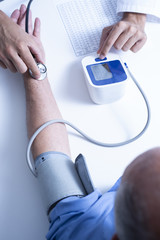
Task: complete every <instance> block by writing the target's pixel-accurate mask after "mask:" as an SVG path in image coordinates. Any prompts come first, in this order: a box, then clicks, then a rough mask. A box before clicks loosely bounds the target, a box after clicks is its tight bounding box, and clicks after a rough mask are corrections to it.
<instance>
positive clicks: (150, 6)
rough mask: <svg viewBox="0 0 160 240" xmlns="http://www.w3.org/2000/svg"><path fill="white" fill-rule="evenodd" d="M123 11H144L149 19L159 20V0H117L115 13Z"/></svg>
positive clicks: (120, 13) (119, 13)
mask: <svg viewBox="0 0 160 240" xmlns="http://www.w3.org/2000/svg"><path fill="white" fill-rule="evenodd" d="M124 12H136V13H144V14H147V18H148V20H149V21H156V22H160V0H117V14H118V15H122V14H123V13H124Z"/></svg>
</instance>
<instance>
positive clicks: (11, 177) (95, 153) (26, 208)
mask: <svg viewBox="0 0 160 240" xmlns="http://www.w3.org/2000/svg"><path fill="white" fill-rule="evenodd" d="M22 2H23V3H27V1H21V0H14V1H12V2H11V1H9V0H8V1H7V0H5V1H4V2H1V3H0V6H1V9H2V10H4V11H5V12H6V13H7V14H10V13H11V12H12V10H14V9H15V7H19V5H20V3H22ZM57 2H58V1H52V0H47V1H45V5H43V4H44V1H42V0H40V1H39V5H36V1H35V3H32V11H33V15H34V16H39V17H40V18H41V22H42V42H43V44H44V48H45V51H46V59H47V67H48V75H49V80H50V83H51V87H52V90H53V93H54V94H55V97H56V99H57V102H58V104H59V107H60V110H61V112H62V115H63V117H64V119H66V120H68V121H71V122H73V123H74V124H76V125H77V126H78V127H79V128H81V129H82V130H83V131H86V133H87V134H88V135H90V136H92V137H94V138H96V139H98V140H101V141H107V142H118V141H122V140H126V139H127V138H130V137H132V136H134V135H136V134H137V133H138V132H139V131H140V130H141V128H142V127H143V125H144V124H145V120H146V108H145V105H144V102H143V100H142V98H141V96H140V94H139V92H138V90H137V89H136V88H135V86H134V85H133V87H131V88H129V89H128V91H127V93H126V94H125V96H124V97H123V98H122V99H121V100H120V101H118V102H116V103H113V104H110V105H103V106H102V105H96V104H94V103H92V101H91V100H90V98H89V94H88V90H87V87H86V85H85V81H84V76H83V71H82V67H81V59H82V57H79V58H77V57H75V55H74V52H73V50H72V47H71V44H70V41H69V39H68V36H67V34H66V32H65V29H64V26H63V24H62V21H61V19H60V17H59V14H58V12H57V9H56V4H57ZM159 32H160V25H158V24H153V23H147V25H146V33H147V35H148V41H147V43H146V45H145V46H144V47H143V49H142V50H141V51H140V52H138V53H137V54H133V53H131V52H128V53H125V54H124V53H120V54H121V56H122V58H123V59H124V61H126V62H127V63H128V65H129V67H130V69H131V71H132V72H133V73H134V75H135V77H136V79H137V80H138V82H139V84H140V85H141V87H142V88H143V90H144V91H145V93H146V95H147V97H148V100H149V103H150V107H151V123H150V125H149V128H148V129H147V132H146V133H145V134H144V135H143V136H142V137H141V138H140V139H138V140H137V141H136V142H133V143H131V144H129V145H126V146H123V147H118V148H103V147H99V146H95V145H93V144H91V143H89V142H87V141H85V140H83V139H82V138H81V137H77V135H74V133H75V132H74V131H72V130H71V129H69V133H70V135H69V140H70V145H71V152H72V156H73V159H74V158H75V157H76V156H77V155H78V154H79V153H83V154H84V155H85V157H86V160H87V165H88V168H89V170H90V174H91V176H92V179H93V182H94V184H95V186H96V187H98V188H100V189H101V190H102V191H104V190H105V189H108V188H109V187H110V186H111V185H112V184H113V183H114V182H115V181H116V180H117V178H119V177H120V176H121V175H122V173H123V171H124V169H125V167H126V166H127V165H128V164H129V163H130V162H131V161H132V160H133V159H134V158H135V157H136V156H137V155H138V154H140V153H142V152H143V151H145V150H147V149H149V148H152V147H155V146H158V145H159V142H160V141H159V140H160V136H159V122H160V114H159V113H158V111H159V109H158V108H157V107H158V105H159V101H160V94H159V89H160V79H159V69H160V67H159V60H158V53H159V52H160V44H159V42H160V34H159ZM0 111H1V113H0V116H1V117H0V133H1V137H0V163H1V164H0V196H1V197H0V216H1V217H0V229H1V230H0V239H5V240H9V239H16V240H20V239H23V240H28V239H30V240H35V239H39V240H42V239H45V234H46V233H47V230H48V226H49V224H48V220H47V217H46V215H45V212H44V209H43V204H42V202H41V198H40V194H39V191H38V190H37V181H36V179H35V178H34V177H33V176H32V175H31V174H30V172H29V170H28V168H27V165H26V161H25V153H26V146H27V142H28V139H27V133H26V124H25V118H26V116H25V92H24V87H23V81H22V78H21V76H20V74H12V73H10V72H9V71H8V70H3V69H0Z"/></svg>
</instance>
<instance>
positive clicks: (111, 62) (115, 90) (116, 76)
mask: <svg viewBox="0 0 160 240" xmlns="http://www.w3.org/2000/svg"><path fill="white" fill-rule="evenodd" d="M82 66H83V70H84V73H85V79H86V83H87V87H88V91H89V94H90V97H91V99H92V100H93V102H95V103H97V104H105V103H111V102H114V101H116V100H118V99H120V98H121V97H122V96H123V95H124V93H125V87H126V84H127V82H128V81H127V80H128V75H127V72H126V71H125V65H124V63H123V62H122V61H121V59H120V58H119V56H118V55H117V54H114V53H109V54H108V55H107V58H104V59H103V60H101V59H99V58H97V57H96V56H95V55H92V56H87V57H85V58H83V59H82Z"/></svg>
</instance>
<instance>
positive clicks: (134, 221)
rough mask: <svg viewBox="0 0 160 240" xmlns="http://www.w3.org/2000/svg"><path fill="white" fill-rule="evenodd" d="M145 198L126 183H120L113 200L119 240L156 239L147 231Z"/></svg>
mask: <svg viewBox="0 0 160 240" xmlns="http://www.w3.org/2000/svg"><path fill="white" fill-rule="evenodd" d="M147 210H148V209H147V206H146V204H145V200H144V199H143V200H142V199H141V197H140V196H139V195H138V193H137V192H136V191H135V188H134V187H133V186H131V185H130V184H128V183H123V184H121V186H120V188H119V190H118V192H117V196H116V200H115V224H116V232H117V235H118V237H119V239H120V240H157V237H156V236H153V234H152V233H151V232H150V231H149V227H148V222H147V217H146V211H147Z"/></svg>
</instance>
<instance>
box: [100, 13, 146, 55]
mask: <svg viewBox="0 0 160 240" xmlns="http://www.w3.org/2000/svg"><path fill="white" fill-rule="evenodd" d="M145 23H146V15H145V14H140V13H124V15H123V18H122V20H121V21H120V22H118V23H116V24H114V25H112V26H109V27H106V28H104V29H103V31H102V35H101V40H100V45H99V49H98V51H97V53H98V54H99V57H100V58H101V59H103V58H104V57H105V56H106V55H107V53H108V52H109V50H110V49H111V47H112V46H114V47H115V48H116V49H118V50H120V49H122V50H123V51H128V50H131V51H132V52H137V51H139V50H140V49H141V48H142V47H143V45H144V44H145V42H146V40H147V36H146V34H145V32H144V27H145Z"/></svg>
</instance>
